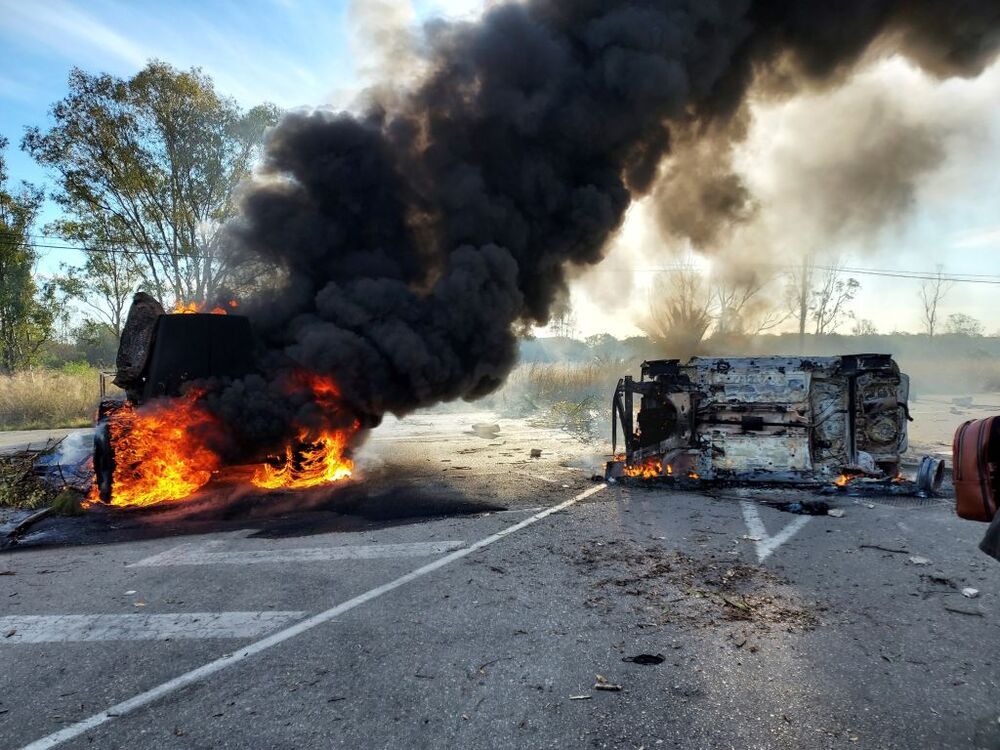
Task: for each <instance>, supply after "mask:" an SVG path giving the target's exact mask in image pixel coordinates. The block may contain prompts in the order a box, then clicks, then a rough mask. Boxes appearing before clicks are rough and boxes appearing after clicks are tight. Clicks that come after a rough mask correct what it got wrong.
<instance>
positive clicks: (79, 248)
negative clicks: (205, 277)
mask: <svg viewBox="0 0 1000 750" xmlns="http://www.w3.org/2000/svg"><path fill="white" fill-rule="evenodd" d="M2 234H7V235H8V236H9V237H14V238H15V239H13V240H5V239H3V238H2V237H0V242H5V243H7V244H13V245H23V246H24V247H30V248H32V249H35V250H37V249H44V250H75V251H77V252H81V253H102V254H107V255H115V254H120V255H138V256H140V257H146V256H149V255H153V256H155V257H159V258H173V257H175V256H177V255H180V256H181V257H184V258H196V259H200V260H216V258H215V257H214V256H211V255H201V254H193V253H183V254H180V253H167V252H155V251H152V250H150V251H147V250H126V249H124V248H112V247H108V248H100V247H90V246H88V245H53V244H50V243H43V242H26V241H24V240H18V239H16V237H20V236H24V237H31V236H36V237H37V236H45V235H17V234H16V233H15V232H4V231H3V230H0V235H2Z"/></svg>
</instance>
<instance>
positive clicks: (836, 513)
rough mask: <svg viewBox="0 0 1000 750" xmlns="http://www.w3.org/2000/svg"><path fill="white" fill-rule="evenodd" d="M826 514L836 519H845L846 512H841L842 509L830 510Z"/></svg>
mask: <svg viewBox="0 0 1000 750" xmlns="http://www.w3.org/2000/svg"><path fill="white" fill-rule="evenodd" d="M826 514H827V515H828V516H833V517H834V518H843V517H844V511H843V510H841V509H840V508H830V510H828V511H827V512H826Z"/></svg>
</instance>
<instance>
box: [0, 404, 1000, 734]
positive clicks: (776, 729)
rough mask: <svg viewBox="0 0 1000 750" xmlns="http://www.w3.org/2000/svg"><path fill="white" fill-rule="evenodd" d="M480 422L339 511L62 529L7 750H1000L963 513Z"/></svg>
mask: <svg viewBox="0 0 1000 750" xmlns="http://www.w3.org/2000/svg"><path fill="white" fill-rule="evenodd" d="M483 419H484V416H483V415H464V416H440V417H426V418H418V419H416V420H413V421H411V422H407V423H406V424H404V425H399V424H396V425H388V426H387V428H386V429H385V430H383V431H380V432H379V433H376V435H375V437H374V439H373V440H372V441H371V442H370V443H369V446H368V447H367V449H366V453H365V456H364V457H363V460H362V467H363V469H362V472H361V474H362V477H361V479H360V480H359V481H358V482H357V483H356V484H354V485H353V486H345V487H341V488H338V490H337V491H335V492H332V493H331V492H323V493H318V494H299V495H270V496H265V497H260V496H246V495H245V494H243V493H241V492H238V491H233V492H229V493H226V492H223V493H217V494H216V495H214V496H204V497H201V498H196V499H195V500H194V501H193V502H190V503H185V504H183V505H181V506H177V507H174V508H170V509H161V510H156V511H152V512H142V513H98V514H95V513H90V514H87V515H85V516H84V517H82V518H65V519H53V520H50V521H45V522H43V523H42V524H40V525H39V526H38V527H37V529H36V530H35V531H34V532H32V533H31V534H29V535H28V536H27V537H25V538H24V539H23V540H22V543H21V544H20V545H19V546H18V547H17V548H15V549H14V550H13V551H8V552H5V553H3V554H2V555H0V660H2V662H0V663H2V664H3V669H2V670H0V746H2V747H9V748H18V747H25V746H33V747H66V748H84V747H87V748H92V747H101V748H105V747H109V748H110V747H143V748H222V747H225V748H244V747H255V748H256V747H260V748H311V747H324V748H325V747H350V748H359V747H364V748H369V747H370V748H400V747H414V748H441V747H455V748H506V747H512V748H513V747H517V748H546V747H553V748H569V747H573V748H577V747H595V748H603V747H607V748H639V747H643V748H647V749H649V748H657V747H685V748H807V747H808V748H814V747H815V748H825V747H850V748H854V747H861V748H906V749H907V750H910V749H912V748H952V747H954V748H1000V722H998V719H1000V687H998V674H1000V671H998V663H1000V660H998V657H1000V637H998V636H1000V632H998V622H1000V619H998V612H997V602H998V594H1000V587H998V585H997V580H998V579H997V574H998V572H1000V567H998V564H997V563H995V562H994V561H992V560H990V559H989V558H987V557H985V556H984V555H982V554H981V553H979V552H978V551H977V550H976V544H977V543H978V540H979V537H980V535H981V533H982V531H983V528H982V527H981V526H979V525H976V524H972V523H968V522H963V521H960V520H958V519H957V518H955V517H954V516H953V515H952V513H951V510H950V507H949V506H948V505H947V504H946V503H943V502H938V501H922V502H917V501H914V500H909V499H898V500H893V501H881V500H880V501H876V500H874V499H854V498H849V497H838V498H836V499H835V500H834V501H832V504H833V505H834V506H836V507H838V508H840V509H842V510H843V511H844V515H843V517H839V518H835V517H830V516H799V515H794V514H790V513H787V512H782V511H780V510H777V509H776V508H775V507H773V503H774V502H776V501H779V500H787V499H789V497H790V496H789V495H787V494H786V493H778V492H776V491H765V492H757V493H746V492H742V493H741V492H738V491H736V490H726V491H718V492H716V493H714V494H703V493H695V492H686V491H685V492H681V491H674V490H669V489H665V488H662V487H659V488H646V487H630V486H623V485H604V484H602V483H595V482H592V481H591V479H590V474H591V471H590V470H589V469H590V468H591V467H593V466H594V465H595V462H596V456H595V455H594V454H593V453H592V450H593V449H592V448H591V447H590V446H588V445H586V444H584V443H581V442H579V441H575V440H573V439H568V438H566V437H565V436H562V435H560V434H559V433H557V432H555V431H551V430H535V429H532V428H530V427H528V426H526V425H524V424H523V423H518V422H508V421H501V422H500V426H501V430H500V433H499V435H498V436H497V437H496V438H492V439H491V438H483V437H478V436H476V435H474V434H471V432H470V426H471V424H472V423H473V422H475V421H482V420H483ZM531 448H541V449H542V450H543V455H542V457H541V458H540V459H531V458H530V457H529V451H530V449H531ZM219 494H221V495H223V496H222V497H220V496H219ZM574 499H575V500H574ZM966 587H972V588H975V589H977V590H978V592H979V593H978V596H977V597H976V598H967V597H965V596H963V594H962V592H961V589H962V588H966ZM640 654H649V655H653V656H658V655H659V656H662V657H663V660H662V662H661V663H658V664H648V665H644V664H637V663H634V662H631V661H624V659H627V658H629V657H634V656H637V655H640ZM598 685H599V686H601V687H604V688H609V687H610V688H614V687H616V686H617V687H619V688H620V689H598V688H597V687H595V686H598ZM109 709H110V711H109ZM31 743H36V744H34V745H32V744H31Z"/></svg>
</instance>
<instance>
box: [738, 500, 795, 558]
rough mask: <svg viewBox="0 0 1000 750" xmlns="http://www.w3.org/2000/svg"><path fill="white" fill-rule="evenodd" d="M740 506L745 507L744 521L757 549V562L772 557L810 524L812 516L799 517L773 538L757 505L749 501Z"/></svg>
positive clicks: (741, 503)
mask: <svg viewBox="0 0 1000 750" xmlns="http://www.w3.org/2000/svg"><path fill="white" fill-rule="evenodd" d="M740 505H741V506H743V520H744V521H746V524H747V530H748V531H749V532H750V536H751V538H752V539H753V541H754V546H755V547H756V549H757V562H764V560H766V559H767V558H768V557H770V556H771V553H772V552H774V551H775V550H776V549H778V547H780V546H781V545H782V544H784V543H785V542H787V541H788V540H789V539H791V538H792V537H793V536H795V535H796V534H797V533H798V531H799V529H801V528H802V527H803V526H805V525H806V524H807V523H809V519H810V518H811V516H797V517H796V518H795V520H794V521H792V522H791V523H789V524H788V525H787V526H785V528H783V529H782V530H781V531H779V532H778V533H777V534H775V535H774V536H771V535H770V534H768V533H767V528H766V527H765V526H764V522H763V521H762V520H761V518H760V513H758V512H757V504H756V503H752V502H750V501H748V500H741V501H740Z"/></svg>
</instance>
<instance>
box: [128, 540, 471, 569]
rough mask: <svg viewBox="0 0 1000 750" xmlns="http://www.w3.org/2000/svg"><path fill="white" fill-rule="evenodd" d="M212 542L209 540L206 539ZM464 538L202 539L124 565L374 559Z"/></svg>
mask: <svg viewBox="0 0 1000 750" xmlns="http://www.w3.org/2000/svg"><path fill="white" fill-rule="evenodd" d="M209 544H211V542H209ZM463 544H465V542H462V541H442V542H410V543H407V544H352V545H346V546H342V547H284V548H282V547H278V548H274V549H248V550H226V551H223V552H212V551H210V550H209V549H206V547H207V546H208V545H206V544H204V543H202V544H197V543H192V544H181V545H179V546H177V547H173V548H171V549H168V550H166V551H165V552H161V553H160V554H158V555H153V556H152V557H147V558H145V559H144V560H139V562H134V563H132V564H131V565H128V566H126V567H129V568H147V567H157V566H161V565H248V564H252V563H289V562H326V561H329V560H374V559H376V558H388V557H426V556H429V555H440V554H442V553H444V552H451V551H452V550H453V549H458V548H459V547H461V546H462V545H463Z"/></svg>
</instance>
